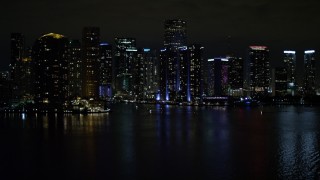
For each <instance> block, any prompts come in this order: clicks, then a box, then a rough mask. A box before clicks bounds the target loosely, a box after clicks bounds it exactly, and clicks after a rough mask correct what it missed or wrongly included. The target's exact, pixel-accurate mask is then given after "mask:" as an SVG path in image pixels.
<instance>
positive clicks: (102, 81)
mask: <svg viewBox="0 0 320 180" xmlns="http://www.w3.org/2000/svg"><path fill="white" fill-rule="evenodd" d="M99 69H100V72H99V73H100V75H99V96H100V98H110V97H111V96H112V86H111V84H112V46H111V45H110V44H108V43H101V44H100V60H99Z"/></svg>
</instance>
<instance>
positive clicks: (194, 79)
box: [188, 44, 204, 102]
mask: <svg viewBox="0 0 320 180" xmlns="http://www.w3.org/2000/svg"><path fill="white" fill-rule="evenodd" d="M188 49H189V51H190V52H189V53H190V60H189V61H190V62H189V63H190V67H188V68H189V82H188V84H189V90H190V97H189V99H190V100H191V101H193V102H197V101H199V100H200V99H201V96H202V92H203V85H202V83H203V64H202V62H203V49H204V47H203V46H201V45H200V44H193V45H191V46H189V48H188Z"/></svg>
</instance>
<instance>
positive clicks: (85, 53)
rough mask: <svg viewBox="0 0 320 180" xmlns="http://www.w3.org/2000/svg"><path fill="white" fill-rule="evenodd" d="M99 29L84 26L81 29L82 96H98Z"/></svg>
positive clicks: (95, 97) (94, 97)
mask: <svg viewBox="0 0 320 180" xmlns="http://www.w3.org/2000/svg"><path fill="white" fill-rule="evenodd" d="M99 45H100V29H99V28H98V27H85V28H83V31H82V61H83V62H82V96H83V97H84V98H93V99H97V98H99V48H100V47H99Z"/></svg>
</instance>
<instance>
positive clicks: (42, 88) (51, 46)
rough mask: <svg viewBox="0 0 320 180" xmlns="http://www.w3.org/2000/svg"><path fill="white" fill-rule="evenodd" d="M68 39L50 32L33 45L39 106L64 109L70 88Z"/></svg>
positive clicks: (35, 86)
mask: <svg viewBox="0 0 320 180" xmlns="http://www.w3.org/2000/svg"><path fill="white" fill-rule="evenodd" d="M67 54H68V39H67V38H66V37H65V36H63V35H60V34H54V33H49V34H46V35H43V36H42V37H40V38H39V39H37V40H36V42H35V44H34V46H33V57H32V59H33V60H34V63H35V83H34V88H35V97H34V100H35V103H36V104H37V105H38V108H44V109H49V110H53V109H60V110H61V109H62V108H63V104H64V103H65V101H66V98H67V88H68V56H67Z"/></svg>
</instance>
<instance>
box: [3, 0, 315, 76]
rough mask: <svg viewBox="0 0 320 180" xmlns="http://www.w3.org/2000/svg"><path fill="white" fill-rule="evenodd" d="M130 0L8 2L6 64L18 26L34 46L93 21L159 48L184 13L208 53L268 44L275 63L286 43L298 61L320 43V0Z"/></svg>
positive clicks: (110, 33) (105, 30)
mask: <svg viewBox="0 0 320 180" xmlns="http://www.w3.org/2000/svg"><path fill="white" fill-rule="evenodd" d="M128 3H129V2H126V1H121V3H120V2H107V3H106V2H103V1H98V0H97V1H90V2H86V1H79V2H77V4H75V2H74V1H54V2H53V1H51V2H50V1H49V2H48V1H46V2H41V3H39V2H36V1H29V2H23V1H11V2H9V3H6V4H5V5H4V6H2V8H3V9H1V11H0V13H1V17H2V18H3V19H2V24H3V27H6V28H2V29H1V34H0V42H1V44H0V70H6V69H8V68H7V66H8V64H9V59H10V47H9V42H10V38H9V37H10V34H11V33H12V32H21V33H23V34H25V36H26V37H25V38H26V44H27V45H28V46H32V45H33V43H34V39H36V38H37V37H39V36H41V35H43V34H47V33H49V32H55V33H59V34H63V35H66V36H68V37H69V38H71V39H81V29H82V28H83V27H85V26H91V25H93V26H98V27H100V28H101V39H102V40H105V41H107V42H109V43H111V44H113V43H114V38H115V37H134V38H136V39H137V45H138V47H150V48H155V49H158V48H162V44H163V22H164V21H165V20H166V19H178V18H179V19H183V20H185V21H186V22H187V23H188V27H187V37H188V44H192V43H200V44H202V45H203V46H204V47H205V48H206V51H205V52H206V53H205V54H206V58H210V57H216V56H221V55H224V54H225V53H226V51H227V50H228V44H231V48H232V49H234V51H235V52H236V53H237V54H239V56H244V55H245V54H246V52H247V50H248V48H247V47H248V46H250V45H266V46H268V47H269V48H270V56H271V62H272V63H273V64H274V63H276V64H277V62H279V61H281V59H282V51H283V50H284V49H292V50H296V52H297V61H298V62H302V60H303V51H305V50H308V49H315V50H318V49H319V45H318V44H317V38H319V34H318V33H317V32H318V31H319V26H318V25H317V23H316V20H317V19H318V18H319V16H320V14H319V13H318V12H317V9H316V7H318V6H319V4H320V2H318V1H315V0H310V1H305V2H292V1H290V2H289V1H281V2H277V3H273V2H267V1H251V0H246V1H241V2H237V1H231V0H230V1H227V2H225V1H212V2H211V1H204V0H202V1H197V2H192V1H161V3H160V2H145V1H143V0H140V1H138V2H136V3H130V6H128V5H127V4H128ZM53 10H54V11H53ZM26 12H27V13H26ZM83 12H86V13H83ZM106 17H107V18H106ZM229 36H231V39H230V38H228V37H229ZM228 39H229V40H228ZM244 58H245V57H244Z"/></svg>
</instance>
